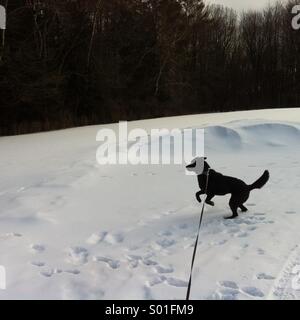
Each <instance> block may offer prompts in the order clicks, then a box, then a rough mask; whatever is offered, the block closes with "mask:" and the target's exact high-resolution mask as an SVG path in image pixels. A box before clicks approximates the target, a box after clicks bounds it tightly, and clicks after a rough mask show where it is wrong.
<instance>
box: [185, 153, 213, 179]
mask: <svg viewBox="0 0 300 320" xmlns="http://www.w3.org/2000/svg"><path fill="white" fill-rule="evenodd" d="M206 159H207V158H206V157H197V158H195V159H194V160H193V161H192V162H191V164H189V165H188V166H186V169H187V170H188V171H190V172H194V173H195V174H196V175H200V174H203V173H206V172H207V171H208V169H209V168H210V166H209V164H208V163H207V162H206V161H205V160H206Z"/></svg>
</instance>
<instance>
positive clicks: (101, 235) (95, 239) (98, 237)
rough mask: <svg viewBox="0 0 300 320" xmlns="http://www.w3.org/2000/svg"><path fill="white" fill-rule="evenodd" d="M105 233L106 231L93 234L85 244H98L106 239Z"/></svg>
mask: <svg viewBox="0 0 300 320" xmlns="http://www.w3.org/2000/svg"><path fill="white" fill-rule="evenodd" d="M106 235H107V232H106V231H101V232H98V233H93V234H92V235H91V236H90V237H89V238H88V239H87V240H86V242H87V243H88V244H98V243H100V242H101V241H103V240H104V238H105V237H106Z"/></svg>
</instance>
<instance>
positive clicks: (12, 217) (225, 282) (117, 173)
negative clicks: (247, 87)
mask: <svg viewBox="0 0 300 320" xmlns="http://www.w3.org/2000/svg"><path fill="white" fill-rule="evenodd" d="M128 125H129V129H132V128H143V129H145V130H147V131H149V130H151V128H169V129H171V128H182V129H183V128H205V138H206V140H205V141H206V145H205V153H206V155H207V156H208V162H209V164H210V165H211V166H212V167H213V168H214V169H215V170H217V171H220V172H222V173H223V174H226V175H232V176H235V177H239V178H241V179H243V180H244V181H246V182H247V183H252V182H254V181H255V180H256V179H257V178H258V177H259V176H260V175H261V174H262V172H263V171H264V170H265V169H268V170H269V171H270V175H271V178H270V181H269V182H268V184H267V185H266V186H265V187H264V188H263V189H261V190H254V191H253V192H252V193H251V197H250V199H249V201H248V203H247V204H246V205H247V207H248V208H249V211H248V212H247V213H240V214H239V217H238V218H237V219H236V220H232V221H231V220H224V219H223V217H224V216H228V215H230V210H229V207H228V198H229V197H228V196H225V197H217V198H216V199H214V200H215V207H210V206H207V207H206V208H205V213H204V219H203V225H202V229H201V234H200V240H199V247H198V255H197V258H196V262H195V269H194V274H193V286H192V291H191V298H192V299H297V298H300V291H299V290H296V289H294V288H295V285H297V284H298V286H299V283H300V282H299V281H298V280H299V273H300V267H299V268H298V266H299V264H300V247H299V244H300V232H299V228H300V211H299V205H300V199H299V196H298V193H299V192H298V189H299V187H300V180H299V177H300V171H299V167H300V160H299V159H300V157H299V156H300V148H299V144H300V139H299V138H300V109H280V110H276V109H273V110H259V111H246V112H231V113H217V114H205V115H193V116H184V117H172V118H161V119H153V120H145V121H136V122H130V123H129V124H128ZM103 127H109V128H113V129H116V128H117V124H111V125H108V126H90V127H84V128H76V129H69V130H61V131H56V132H49V133H41V134H33V135H23V136H16V137H2V138H0V152H1V158H0V173H1V179H0V204H1V210H0V265H2V266H4V267H5V268H6V274H7V279H6V286H7V289H6V290H0V299H24V298H25V299H184V298H185V295H186V289H187V281H188V277H189V271H190V261H191V257H192V252H193V246H194V241H195V238H196V230H197V224H198V219H199V214H200V209H201V208H200V205H199V204H198V203H197V201H196V199H195V193H196V191H197V181H196V177H195V176H188V175H186V174H185V169H184V166H180V165H169V166H167V165H164V166H160V165H141V166H133V165H126V166H125V165H119V166H118V165H106V166H104V165H98V164H97V162H96V151H97V147H98V146H99V143H98V142H96V135H97V131H98V130H99V129H100V128H103ZM296 287H297V286H296Z"/></svg>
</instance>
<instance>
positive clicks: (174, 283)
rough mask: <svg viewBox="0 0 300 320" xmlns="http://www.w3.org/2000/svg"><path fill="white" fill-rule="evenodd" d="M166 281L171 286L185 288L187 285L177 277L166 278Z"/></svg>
mask: <svg viewBox="0 0 300 320" xmlns="http://www.w3.org/2000/svg"><path fill="white" fill-rule="evenodd" d="M165 281H166V283H167V284H168V285H169V286H172V287H178V288H185V287H187V286H188V282H187V281H185V280H181V279H177V278H173V277H170V278H166V280H165Z"/></svg>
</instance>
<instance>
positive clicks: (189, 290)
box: [186, 169, 210, 301]
mask: <svg viewBox="0 0 300 320" xmlns="http://www.w3.org/2000/svg"><path fill="white" fill-rule="evenodd" d="M209 171H210V170H209V169H208V171H207V176H206V186H205V194H206V193H207V187H208V178H209ZM206 198H207V195H206ZM206 198H205V200H204V201H203V205H202V210H201V214H200V220H199V226H198V233H197V238H196V242H195V246H194V252H193V257H192V263H191V271H190V280H189V284H188V288H187V293H186V300H187V301H188V300H190V293H191V287H192V276H193V269H194V263H195V258H196V254H197V247H198V240H199V234H200V229H201V225H202V220H203V214H204V209H205V201H206Z"/></svg>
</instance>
